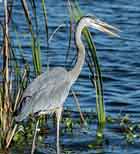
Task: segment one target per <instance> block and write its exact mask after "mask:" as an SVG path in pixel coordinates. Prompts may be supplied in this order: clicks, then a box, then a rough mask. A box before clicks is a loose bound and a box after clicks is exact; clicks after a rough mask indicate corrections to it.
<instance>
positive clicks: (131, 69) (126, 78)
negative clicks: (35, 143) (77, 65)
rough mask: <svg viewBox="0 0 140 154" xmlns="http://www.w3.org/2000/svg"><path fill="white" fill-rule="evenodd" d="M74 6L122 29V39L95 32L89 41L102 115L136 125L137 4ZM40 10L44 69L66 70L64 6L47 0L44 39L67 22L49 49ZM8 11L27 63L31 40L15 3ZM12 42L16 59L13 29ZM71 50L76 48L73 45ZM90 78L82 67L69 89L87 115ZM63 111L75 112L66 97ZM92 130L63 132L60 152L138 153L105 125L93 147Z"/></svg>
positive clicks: (139, 90)
mask: <svg viewBox="0 0 140 154" xmlns="http://www.w3.org/2000/svg"><path fill="white" fill-rule="evenodd" d="M79 3H80V6H81V8H82V10H83V11H84V12H85V14H88V13H90V14H94V15H96V16H97V17H99V18H101V19H103V20H104V21H106V22H108V23H110V24H112V25H114V26H116V27H117V28H119V29H120V30H121V31H122V32H121V34H120V35H121V39H117V38H115V39H112V38H109V37H107V36H104V35H103V34H101V33H100V32H98V31H94V32H95V34H94V40H95V44H96V48H97V54H98V57H99V59H100V65H101V70H102V75H103V83H104V97H105V104H106V112H107V115H111V116H112V117H116V116H117V115H118V114H122V115H125V114H126V113H127V114H129V115H130V117H131V120H132V121H133V122H134V123H136V122H137V123H138V122H139V119H140V113H139V111H140V60H139V57H140V56H139V54H140V53H139V52H140V28H139V27H140V20H139V19H140V1H138V0H131V1H129V0H125V1H122V0H117V1H116V0H114V1H111V0H108V1H104V0H100V1H89V0H87V1H84V0H81V1H80V2H79ZM0 5H1V4H0ZM40 7H41V6H40V5H39V4H38V8H37V13H38V17H39V18H38V21H39V36H40V39H41V51H42V60H43V66H44V70H45V68H46V66H47V65H48V64H49V65H50V66H65V56H66V51H67V47H68V37H69V36H68V21H69V18H68V9H67V6H66V2H65V1H58V0H50V1H47V9H48V23H49V36H50V35H51V34H52V32H53V31H54V30H55V29H56V28H57V27H58V26H59V25H60V24H63V23H65V24H66V25H65V26H63V27H61V28H60V30H59V31H58V32H57V33H56V34H55V36H54V37H53V39H52V41H51V43H50V46H49V48H46V47H47V44H46V39H45V35H44V31H45V29H43V28H42V27H43V26H42V25H44V22H43V16H42V12H41V11H40V10H41V9H40ZM0 9H1V10H2V6H0ZM13 13H14V17H13V22H14V23H15V24H16V25H17V27H16V28H17V31H18V33H19V40H20V41H21V42H22V43H21V44H22V47H23V49H24V53H25V56H26V57H27V59H28V60H29V62H30V63H31V48H30V43H31V42H30V41H29V40H30V36H29V34H28V29H27V25H26V22H25V21H26V20H25V18H24V15H23V11H21V4H20V3H18V2H15V5H14V10H13ZM0 14H1V16H0V17H1V19H2V11H0ZM11 38H12V39H13V40H14V41H13V43H14V47H15V49H16V50H17V55H18V54H19V52H18V50H19V49H18V48H17V47H18V42H17V41H16V36H15V33H14V32H13V30H12V33H11ZM73 48H74V49H75V47H74V46H73ZM75 53H76V49H75V52H74V50H73V49H72V50H71V53H70V55H71V56H70V57H69V63H68V64H67V66H68V65H70V62H71V60H72V58H73V57H74V55H75ZM19 61H20V59H19ZM89 75H90V73H89V71H88V69H87V65H86V64H85V65H84V68H83V70H82V72H81V75H80V77H79V79H78V81H77V82H76V84H75V85H74V86H73V89H74V91H75V92H77V93H78V94H79V97H78V99H79V101H80V104H81V109H82V110H83V111H86V112H91V111H95V91H94V90H93V88H92V85H91V83H90V82H89ZM67 107H68V108H69V109H71V110H76V106H75V104H74V101H73V99H72V98H71V97H69V98H68V99H67V102H66V103H65V108H67ZM96 127H97V126H96V123H95V122H94V121H93V122H91V123H90V125H89V128H90V131H89V133H82V130H81V128H75V129H74V131H73V134H68V133H66V135H62V136H61V144H62V145H64V148H65V150H70V151H72V153H73V154H74V153H76V154H79V153H81V154H94V153H106V154H109V153H114V154H119V153H125V154H138V153H140V150H139V149H140V148H139V140H136V141H135V142H134V143H133V144H127V142H126V141H125V140H124V136H123V135H122V133H121V131H120V130H119V128H118V126H116V125H115V124H112V125H107V126H106V127H105V130H104V139H103V140H102V142H101V143H100V144H97V143H96V129H97V128H96ZM54 137H55V135H54V131H53V133H51V134H49V137H48V138H46V140H45V143H48V142H50V141H51V142H52V145H53V144H55V140H54ZM92 143H96V144H95V147H94V148H91V149H90V148H88V145H89V144H92ZM45 152H46V149H44V148H42V149H40V150H39V151H38V153H45Z"/></svg>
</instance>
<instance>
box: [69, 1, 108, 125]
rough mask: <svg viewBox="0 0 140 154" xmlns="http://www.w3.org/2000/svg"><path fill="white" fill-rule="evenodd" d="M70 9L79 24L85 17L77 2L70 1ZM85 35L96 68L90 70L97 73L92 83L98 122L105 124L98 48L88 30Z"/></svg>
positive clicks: (94, 74) (84, 32)
mask: <svg viewBox="0 0 140 154" xmlns="http://www.w3.org/2000/svg"><path fill="white" fill-rule="evenodd" d="M69 7H70V12H71V15H72V16H73V18H74V19H75V21H76V22H78V20H79V19H80V18H81V17H82V16H83V14H82V12H81V10H80V8H79V6H78V4H77V3H76V2H75V3H72V2H70V1H69ZM83 34H84V38H85V40H86V42H87V45H88V47H89V51H88V52H89V54H88V55H91V57H92V61H93V63H94V68H91V67H90V70H93V69H95V73H93V71H92V76H93V77H94V78H92V81H94V82H92V83H94V84H95V88H96V112H97V116H98V122H99V123H105V121H106V114H105V105H104V95H103V84H102V77H101V70H100V65H99V61H98V58H97V55H96V48H95V45H94V43H93V41H92V37H91V34H90V32H89V31H88V29H87V28H85V29H84V31H83ZM89 66H92V65H89Z"/></svg>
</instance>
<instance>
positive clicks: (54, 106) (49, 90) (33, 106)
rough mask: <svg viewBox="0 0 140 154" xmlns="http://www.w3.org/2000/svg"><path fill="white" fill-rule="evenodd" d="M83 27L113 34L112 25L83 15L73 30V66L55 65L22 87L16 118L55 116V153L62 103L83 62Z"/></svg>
mask: <svg viewBox="0 0 140 154" xmlns="http://www.w3.org/2000/svg"><path fill="white" fill-rule="evenodd" d="M85 27H91V28H95V29H97V30H99V31H102V32H105V33H107V34H109V35H112V36H117V34H116V28H115V27H114V26H111V25H109V24H107V23H105V22H103V21H101V20H99V19H97V18H96V17H92V16H83V17H81V18H80V20H79V21H78V22H77V26H76V30H75V44H76V47H77V61H76V64H75V66H74V67H73V68H72V69H71V70H69V71H67V70H66V69H65V68H63V67H55V68H52V69H49V70H48V71H46V72H44V73H42V74H41V75H39V76H38V77H37V78H35V79H34V80H33V81H32V82H31V83H30V84H29V85H28V86H27V88H26V89H25V91H24V93H23V95H22V98H21V101H23V100H25V103H24V105H23V106H22V109H21V111H20V113H19V114H18V115H17V116H16V118H15V119H16V121H17V122H20V121H23V120H24V119H26V118H27V117H28V116H29V115H30V114H35V113H38V114H39V115H42V114H53V113H55V115H56V119H57V141H56V147H57V154H60V148H59V129H60V120H61V115H62V111H63V104H64V102H65V100H66V98H67V97H68V94H69V91H70V88H71V86H72V85H73V84H74V83H75V81H76V80H77V78H78V76H79V74H80V72H81V70H82V67H83V65H84V61H85V47H84V44H83V41H82V38H81V36H82V31H83V29H84V28H85Z"/></svg>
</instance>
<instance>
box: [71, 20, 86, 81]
mask: <svg viewBox="0 0 140 154" xmlns="http://www.w3.org/2000/svg"><path fill="white" fill-rule="evenodd" d="M84 27H85V24H84V23H83V22H82V21H81V22H79V24H78V26H77V28H76V32H75V41H76V46H77V52H78V56H77V62H76V64H75V66H74V67H73V68H72V70H71V71H70V72H69V73H70V76H71V79H72V82H75V81H76V79H77V78H78V76H79V74H80V72H81V70H82V67H83V65H84V61H85V47H84V45H83V42H82V39H81V34H82V30H83V28H84Z"/></svg>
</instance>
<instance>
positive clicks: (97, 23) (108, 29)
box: [91, 18, 120, 37]
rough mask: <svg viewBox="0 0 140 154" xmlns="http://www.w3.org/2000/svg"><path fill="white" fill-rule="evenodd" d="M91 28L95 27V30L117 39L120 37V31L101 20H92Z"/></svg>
mask: <svg viewBox="0 0 140 154" xmlns="http://www.w3.org/2000/svg"><path fill="white" fill-rule="evenodd" d="M91 26H93V27H94V28H96V29H98V30H100V31H102V32H105V33H107V34H109V35H111V36H115V37H120V36H119V35H118V34H117V33H118V32H120V30H119V29H118V28H116V27H114V26H111V25H109V24H107V23H105V22H102V21H101V20H99V19H96V18H94V19H91Z"/></svg>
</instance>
